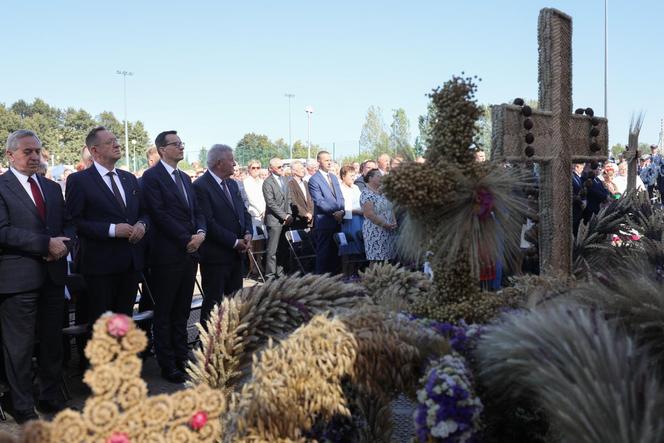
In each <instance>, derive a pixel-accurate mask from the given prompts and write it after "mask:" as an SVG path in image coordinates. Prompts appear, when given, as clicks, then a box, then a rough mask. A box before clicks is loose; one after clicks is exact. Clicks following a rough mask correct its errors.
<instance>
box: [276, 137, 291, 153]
mask: <svg viewBox="0 0 664 443" xmlns="http://www.w3.org/2000/svg"><path fill="white" fill-rule="evenodd" d="M272 145H273V146H272V148H273V152H274V157H280V158H288V157H289V156H290V148H289V147H288V143H286V141H284V139H283V138H280V139H278V140H277V141H275V142H274V143H273V144H272Z"/></svg>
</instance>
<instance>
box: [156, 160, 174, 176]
mask: <svg viewBox="0 0 664 443" xmlns="http://www.w3.org/2000/svg"><path fill="white" fill-rule="evenodd" d="M159 161H160V162H161V164H162V165H164V168H166V172H168V175H173V171H177V170H178V168H174V167H172V166H171V165H169V164H168V163H166V162H165V161H164V160H159Z"/></svg>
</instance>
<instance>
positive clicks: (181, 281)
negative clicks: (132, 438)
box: [141, 131, 206, 383]
mask: <svg viewBox="0 0 664 443" xmlns="http://www.w3.org/2000/svg"><path fill="white" fill-rule="evenodd" d="M155 146H156V147H157V151H158V153H159V156H160V158H161V160H160V161H159V162H158V163H157V164H155V165H154V166H153V167H151V168H150V169H148V170H146V171H145V173H143V178H142V181H141V186H142V187H143V193H144V194H145V204H146V208H147V211H148V214H150V217H151V219H152V220H153V227H152V231H151V233H150V238H149V240H150V244H149V253H148V266H149V270H148V276H147V278H148V281H149V282H150V286H151V288H150V289H151V290H152V293H153V295H154V297H155V308H154V320H153V334H154V343H155V352H156V354H157V362H158V363H159V366H160V367H161V374H162V376H163V377H164V378H165V379H166V380H168V381H170V382H173V383H183V382H184V381H185V374H184V368H185V364H186V361H187V359H188V354H189V349H188V347H187V343H188V336H187V321H188V319H189V311H190V309H191V298H192V294H193V292H194V282H195V279H196V270H197V268H198V248H199V247H200V246H201V244H202V243H203V241H204V240H205V231H206V226H205V219H204V217H203V215H202V214H201V213H200V212H199V210H198V206H197V204H196V194H195V193H194V189H193V188H192V185H191V179H190V178H189V176H188V175H187V174H185V173H184V172H182V171H180V170H179V169H178V163H179V162H180V161H181V160H182V159H183V158H184V143H182V141H181V140H180V137H179V136H178V135H177V132H176V131H164V132H162V133H160V134H159V135H157V138H156V139H155Z"/></svg>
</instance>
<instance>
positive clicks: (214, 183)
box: [205, 171, 235, 210]
mask: <svg viewBox="0 0 664 443" xmlns="http://www.w3.org/2000/svg"><path fill="white" fill-rule="evenodd" d="M205 175H207V180H208V183H209V185H210V186H211V187H212V189H214V191H215V193H216V194H217V195H218V196H219V198H221V200H222V201H223V202H224V203H225V204H226V206H228V208H229V209H232V210H234V209H235V208H234V207H233V205H232V204H231V203H230V202H229V201H228V197H226V193H225V192H224V190H223V189H221V185H220V184H219V183H217V180H215V178H214V177H212V174H210V171H207V172H206V173H205ZM229 191H230V189H229ZM232 196H233V195H232V194H231V197H232Z"/></svg>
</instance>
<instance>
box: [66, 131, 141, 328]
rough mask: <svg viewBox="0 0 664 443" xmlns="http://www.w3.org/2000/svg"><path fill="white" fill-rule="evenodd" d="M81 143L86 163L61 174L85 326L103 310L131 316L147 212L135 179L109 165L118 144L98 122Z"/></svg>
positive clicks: (116, 156)
mask: <svg viewBox="0 0 664 443" xmlns="http://www.w3.org/2000/svg"><path fill="white" fill-rule="evenodd" d="M85 144H86V146H87V147H88V149H89V150H90V154H92V158H93V161H94V162H93V164H92V166H91V167H89V168H87V169H84V170H82V171H80V172H76V173H74V174H72V175H70V176H69V177H68V178H67V192H66V203H67V210H68V212H69V214H70V215H71V217H72V219H73V222H74V224H75V226H76V230H77V234H78V238H79V246H80V249H79V257H78V258H77V260H76V262H77V263H78V264H79V267H80V269H78V271H79V272H80V273H81V274H83V277H84V279H85V283H86V285H87V296H88V299H87V300H86V305H87V307H88V322H89V324H90V326H92V324H93V323H94V322H95V321H96V320H97V318H99V316H101V314H103V313H104V312H106V311H113V312H119V313H122V314H126V315H128V316H131V315H132V313H133V308H134V302H135V301H136V293H137V291H138V282H139V280H140V276H141V272H142V271H143V266H144V242H143V241H142V239H143V236H144V235H145V231H146V230H147V228H148V217H147V213H146V211H145V207H144V205H143V201H142V197H141V192H140V188H139V186H138V181H137V180H136V177H134V175H133V174H131V173H129V172H127V171H122V170H119V169H116V168H115V164H116V163H117V161H118V160H120V158H122V147H121V146H120V144H119V143H118V140H117V138H116V137H115V135H113V133H112V132H111V131H109V130H107V129H106V128H104V127H103V126H99V127H97V128H94V129H93V130H91V131H90V133H89V134H88V136H87V137H86V139H85Z"/></svg>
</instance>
